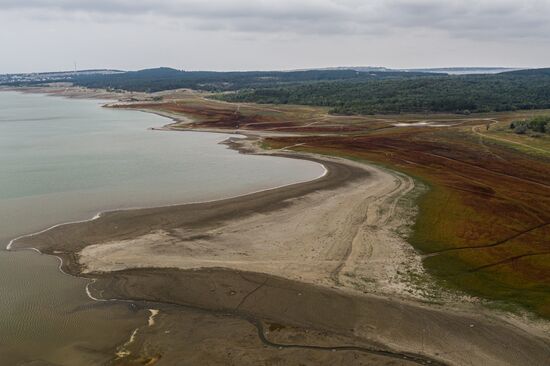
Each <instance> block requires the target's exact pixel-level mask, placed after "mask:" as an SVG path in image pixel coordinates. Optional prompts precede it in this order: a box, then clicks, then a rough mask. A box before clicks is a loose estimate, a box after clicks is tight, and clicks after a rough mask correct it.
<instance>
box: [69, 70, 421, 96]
mask: <svg viewBox="0 0 550 366" xmlns="http://www.w3.org/2000/svg"><path fill="white" fill-rule="evenodd" d="M426 76H430V74H427V73H423V72H422V73H421V72H405V71H390V70H388V71H374V70H373V71H369V72H359V71H356V70H350V69H338V70H302V71H244V72H214V71H183V70H176V69H171V68H165V67H162V68H156V69H146V70H140V71H131V72H124V73H118V74H112V75H76V76H75V77H74V78H73V82H74V83H75V84H77V85H80V86H85V87H89V88H106V89H123V90H131V91H146V92H156V91H161V90H170V89H179V88H190V89H198V90H208V91H232V90H240V89H245V88H263V87H273V86H283V85H285V86H288V85H296V84H304V83H317V82H323V81H326V82H328V81H344V80H347V81H364V80H372V79H395V78H411V77H426Z"/></svg>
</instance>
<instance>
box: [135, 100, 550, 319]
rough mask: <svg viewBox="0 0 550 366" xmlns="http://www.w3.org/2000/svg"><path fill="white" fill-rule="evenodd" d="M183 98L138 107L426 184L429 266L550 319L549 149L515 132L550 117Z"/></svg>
mask: <svg viewBox="0 0 550 366" xmlns="http://www.w3.org/2000/svg"><path fill="white" fill-rule="evenodd" d="M179 97H180V99H179V100H177V101H176V100H171V101H161V102H154V103H153V102H151V103H137V104H133V105H131V107H132V108H140V109H148V110H157V111H164V112H170V113H174V114H182V115H186V116H188V117H191V118H192V119H193V121H194V122H193V123H191V124H189V123H186V124H175V125H174V126H173V128H175V129H178V128H180V129H189V128H194V129H205V128H206V129H219V130H227V131H236V130H239V131H243V132H244V131H249V132H254V131H270V132H278V133H279V134H278V135H275V136H269V137H265V138H264V139H263V141H262V144H263V146H266V147H268V148H271V149H280V148H285V149H292V150H296V151H306V152H313V153H319V154H325V155H335V156H342V157H346V158H351V159H357V160H365V161H370V162H374V163H378V164H383V165H385V166H387V167H389V168H392V169H395V170H398V171H401V172H403V173H406V174H409V175H411V176H413V177H416V178H418V179H421V180H422V181H423V182H425V183H426V184H427V185H428V186H429V187H430V190H429V191H428V192H427V193H425V194H424V195H423V196H422V197H421V198H420V199H419V201H418V206H419V214H418V216H417V220H416V223H415V225H414V230H413V234H412V235H411V237H410V238H409V242H410V243H411V244H412V245H413V246H414V247H415V248H416V249H417V250H419V251H420V252H421V253H422V254H423V255H424V265H425V267H426V268H427V269H428V270H429V271H430V272H431V273H432V274H434V275H435V277H436V278H437V279H438V280H439V281H440V282H441V283H442V284H444V285H446V286H449V287H451V288H454V289H460V290H463V291H466V292H467V293H470V294H472V295H475V296H478V297H480V298H485V299H490V300H493V302H492V303H493V304H496V305H500V306H502V307H505V308H506V309H515V308H517V307H518V306H519V307H520V308H524V309H528V310H529V311H531V312H533V313H535V314H537V315H539V316H542V317H544V318H547V319H550V149H549V150H548V151H549V153H548V154H546V151H547V150H546V149H547V147H548V148H550V142H549V138H548V137H541V138H538V139H533V138H531V137H528V136H517V135H515V134H513V133H512V132H510V131H508V125H509V123H510V122H511V121H513V120H517V119H521V118H526V117H529V116H530V115H533V114H544V113H546V114H550V113H548V111H537V112H531V111H530V112H507V113H493V114H483V115H469V116H463V115H443V114H432V115H399V116H333V115H329V114H328V113H327V110H326V109H323V108H316V107H302V106H289V105H285V106H273V105H254V104H230V103H224V102H219V101H212V100H208V99H204V98H203V97H197V96H196V95H193V94H189V95H187V94H186V95H185V96H183V98H182V96H179ZM396 125H397V126H396ZM282 132H284V133H288V135H287V136H285V135H282V134H280V133H282Z"/></svg>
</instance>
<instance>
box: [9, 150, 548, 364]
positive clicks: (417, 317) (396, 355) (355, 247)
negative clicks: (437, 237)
mask: <svg viewBox="0 0 550 366" xmlns="http://www.w3.org/2000/svg"><path fill="white" fill-rule="evenodd" d="M309 158H310V157H309ZM310 159H312V158H310ZM322 163H323V164H324V165H325V167H326V169H327V174H326V175H325V176H323V177H322V178H319V179H317V180H315V181H311V182H307V183H299V184H295V185H291V186H287V187H283V188H279V189H275V190H268V191H264V192H258V193H255V194H251V195H247V196H242V197H237V198H231V199H226V200H220V201H213V202H205V203H198V204H188V205H177V206H170V207H161V208H151V209H139V210H128V211H117V212H109V213H105V214H103V215H101V216H100V217H99V218H98V219H96V220H92V221H88V222H83V223H78V224H68V225H62V226H58V227H56V228H54V229H51V230H49V231H46V232H44V233H41V234H38V235H34V236H28V237H25V238H22V239H20V240H19V241H17V242H16V243H15V246H16V247H35V248H37V249H39V250H41V251H42V252H44V253H47V254H53V255H57V256H61V257H62V258H63V259H64V265H63V266H64V269H65V270H66V271H68V272H70V273H72V274H75V275H82V276H86V277H90V278H94V279H95V280H94V282H93V283H92V284H91V285H90V286H89V291H90V293H91V294H92V295H93V296H95V297H98V298H101V299H129V300H133V301H143V302H147V303H149V302H152V304H151V305H150V306H151V307H156V308H158V309H161V312H160V314H159V315H158V316H157V319H156V321H155V324H154V325H152V326H148V325H147V324H144V326H143V327H141V328H139V329H138V330H136V332H135V334H133V337H132V338H131V341H129V342H127V343H126V344H124V345H122V346H121V347H124V348H125V349H126V351H124V352H123V353H121V354H123V355H124V356H123V357H117V358H114V359H113V364H129V365H131V364H136V365H139V364H150V365H153V364H155V365H175V364H178V365H181V364H197V363H201V364H219V363H220V362H222V361H223V362H225V363H228V364H231V363H233V364H371V365H372V364H376V365H407V364H453V365H470V364H474V365H477V364H483V365H506V364H508V365H525V364H529V365H545V364H547V361H548V357H549V344H548V342H547V340H545V339H542V338H538V337H536V336H533V335H531V334H529V333H528V332H526V331H525V330H522V329H520V328H517V327H515V326H513V325H511V324H507V323H505V322H502V321H501V320H500V319H497V318H491V317H487V316H486V315H484V314H477V315H476V314H468V313H467V312H466V311H458V310H456V309H453V310H452V311H447V310H445V309H442V308H438V307H435V306H428V305H422V304H421V303H419V302H414V301H408V300H403V299H402V298H403V297H404V296H405V295H406V294H409V295H410V292H409V291H405V290H407V284H406V282H405V281H403V280H402V279H399V278H396V277H395V274H396V271H397V268H399V267H400V266H403V265H407V266H409V268H413V269H414V268H416V266H417V265H418V264H419V263H420V262H419V258H418V256H417V255H416V254H415V253H414V251H413V252H411V251H410V249H409V247H408V246H407V245H406V243H405V242H404V240H403V239H402V238H400V236H399V235H398V234H397V233H396V229H397V226H395V225H397V224H396V223H397V222H401V221H402V220H403V219H406V212H405V211H403V210H400V209H399V207H400V206H401V205H400V203H399V202H400V200H402V199H403V198H404V197H405V196H406V195H407V194H408V193H409V192H410V191H411V190H412V189H413V188H414V183H413V181H412V180H410V179H409V178H407V177H404V176H400V175H396V174H392V172H389V171H386V170H383V169H379V168H376V167H370V166H367V165H364V164H355V163H343V162H340V161H337V160H334V159H327V160H323V161H322ZM403 215H404V216H403ZM369 286H370V287H369ZM371 288H372V289H378V291H379V292H380V294H381V295H384V296H376V295H373V294H372V292H373V291H371ZM413 294H414V293H413ZM181 324H185V326H184V327H181V326H180V325H181Z"/></svg>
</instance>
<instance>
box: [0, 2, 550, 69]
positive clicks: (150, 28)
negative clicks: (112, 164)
mask: <svg viewBox="0 0 550 366" xmlns="http://www.w3.org/2000/svg"><path fill="white" fill-rule="evenodd" d="M548 18H550V0H520V1H518V0H514V1H512V0H461V1H458V0H0V50H1V52H2V57H0V73H3V72H21V71H37V70H38V71H46V70H59V69H70V68H72V67H73V61H76V62H77V63H78V66H79V67H81V68H103V67H106V68H120V69H139V68H146V67H156V66H161V65H162V66H171V67H177V68H183V69H188V70H200V69H202V70H204V69H214V70H254V69H255V70H258V69H263V70H266V69H293V68H307V67H327V66H350V65H380V66H387V67H406V68H409V67H434V66H521V67H531V66H538V67H546V66H550V22H549V21H548V20H547V19H548Z"/></svg>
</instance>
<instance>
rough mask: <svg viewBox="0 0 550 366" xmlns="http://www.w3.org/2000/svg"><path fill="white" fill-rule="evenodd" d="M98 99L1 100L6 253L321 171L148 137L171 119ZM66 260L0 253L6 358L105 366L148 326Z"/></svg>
mask: <svg viewBox="0 0 550 366" xmlns="http://www.w3.org/2000/svg"><path fill="white" fill-rule="evenodd" d="M100 104H101V103H100V101H94V100H68V99H63V98H58V97H51V96H43V95H32V94H20V93H14V92H0V247H1V248H4V247H5V246H6V244H7V243H8V242H9V240H11V239H12V238H14V237H17V236H19V235H23V234H27V233H31V232H36V231H38V230H42V229H44V228H47V227H49V226H51V225H55V224H57V223H60V222H66V221H72V220H81V219H87V218H90V217H92V216H93V215H94V214H96V213H97V212H98V211H102V210H109V209H116V208H131V207H143V206H158V205H164V204H172V203H178V202H192V201H199V200H209V199H217V198H223V197H228V196H233V195H237V194H243V193H247V192H252V191H255V190H259V189H265V188H271V187H274V186H278V185H282V184H289V183H293V182H297V181H302V180H307V179H312V178H314V177H317V176H319V175H320V174H322V172H323V168H322V167H321V166H320V165H318V164H315V163H312V162H307V161H300V160H293V159H282V158H275V157H258V156H247V155H242V154H238V153H236V152H235V151H231V150H228V149H227V148H226V147H225V146H223V145H219V144H218V142H220V141H222V140H224V139H225V138H227V137H228V136H229V135H219V134H204V133H198V132H197V133H195V132H189V133H176V132H161V131H151V130H148V128H149V127H153V126H160V125H163V124H165V123H166V121H167V120H166V119H163V118H162V117H159V116H156V115H151V114H146V113H141V112H136V111H121V110H112V109H105V108H101V107H100ZM85 284H86V281H84V280H82V279H77V278H73V277H70V276H66V275H63V274H62V273H61V272H59V270H58V260H57V259H56V258H53V257H48V256H43V255H39V254H36V253H34V252H31V251H19V252H6V251H2V250H0V360H1V364H2V365H3V364H6V365H17V364H25V363H27V362H30V361H32V360H37V359H40V360H44V361H46V362H49V363H51V364H59V365H74V364H82V365H85V364H90V365H91V364H97V363H98V362H100V361H102V360H104V359H105V355H108V354H112V352H114V349H112V346H113V344H116V342H120V341H121V340H124V339H125V337H126V336H127V335H128V334H129V333H130V332H131V330H132V329H133V328H135V327H136V326H137V325H141V324H142V323H143V322H144V321H145V320H144V319H145V318H146V314H145V310H135V309H133V308H131V307H129V306H128V305H124V304H99V303H96V302H93V301H91V300H90V299H88V298H87V296H86V294H85V292H84V286H85Z"/></svg>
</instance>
